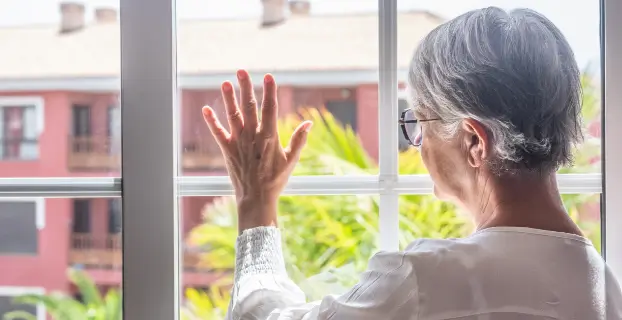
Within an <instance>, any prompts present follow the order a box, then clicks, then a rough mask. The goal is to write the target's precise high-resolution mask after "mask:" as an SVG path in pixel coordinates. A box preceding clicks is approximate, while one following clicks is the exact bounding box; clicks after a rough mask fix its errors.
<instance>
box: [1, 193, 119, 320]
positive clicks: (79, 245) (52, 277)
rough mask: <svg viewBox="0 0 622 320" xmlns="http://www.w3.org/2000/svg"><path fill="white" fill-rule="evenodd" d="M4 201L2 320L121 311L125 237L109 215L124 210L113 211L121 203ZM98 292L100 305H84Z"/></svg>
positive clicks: (99, 200) (96, 200)
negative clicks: (16, 313) (13, 314)
mask: <svg viewBox="0 0 622 320" xmlns="http://www.w3.org/2000/svg"><path fill="white" fill-rule="evenodd" d="M0 200H1V201H0V263H1V265H2V272H0V319H5V318H2V317H8V316H9V315H8V314H9V313H11V312H12V311H15V310H24V311H27V312H30V313H32V314H35V315H38V314H37V312H41V313H43V312H46V313H47V315H48V316H49V319H61V318H63V317H62V316H60V317H59V312H70V313H71V314H73V316H75V317H78V318H79V319H87V318H88V317H89V315H90V314H92V312H97V313H100V312H101V313H102V314H103V312H104V311H105V310H107V311H106V312H119V313H120V312H121V303H120V300H119V299H120V297H121V296H120V292H121V291H120V290H121V280H122V277H121V273H122V271H121V270H122V269H121V267H122V261H123V255H122V248H121V234H120V233H118V232H116V231H117V229H115V230H110V228H109V221H108V220H109V212H110V211H114V210H117V211H118V210H120V208H116V209H111V208H110V204H111V203H112V204H114V203H117V204H118V203H119V202H120V199H119V198H112V199H110V198H85V199H68V198H49V199H47V198H46V199H43V198H36V199H20V201H5V200H2V199H0ZM27 200H28V201H27ZM118 212H119V213H118V215H120V211H118ZM117 221H118V223H120V220H117ZM119 229H120V226H119ZM111 231H115V232H111ZM94 292H98V293H99V294H100V295H101V297H102V299H101V301H100V302H97V303H91V304H90V305H89V308H85V307H84V306H81V305H80V304H82V303H87V301H85V300H81V299H82V298H81V297H89V298H90V299H91V298H92V294H93V293H94ZM27 295H28V296H32V295H34V297H33V298H26V296H27ZM45 299H49V300H48V302H49V303H46V304H45V305H46V307H45V308H44V304H43V302H44V300H45ZM63 299H69V300H73V301H75V302H77V303H79V304H75V305H74V304H69V303H65V302H61V300H63ZM36 302H42V303H41V304H37V303H36ZM33 303H34V304H33ZM40 316H41V317H40V318H39V319H43V318H42V316H43V315H42V314H41V315H40ZM111 318H113V319H118V318H117V317H115V316H112V315H111ZM6 319H9V318H6ZM11 319H12V318H11ZM17 319H21V318H17Z"/></svg>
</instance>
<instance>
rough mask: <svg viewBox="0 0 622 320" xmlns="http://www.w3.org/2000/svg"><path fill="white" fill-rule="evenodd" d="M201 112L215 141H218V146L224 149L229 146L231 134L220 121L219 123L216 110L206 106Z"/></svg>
mask: <svg viewBox="0 0 622 320" xmlns="http://www.w3.org/2000/svg"><path fill="white" fill-rule="evenodd" d="M201 111H202V113H203V119H204V120H205V123H207V127H208V128H209V131H210V132H211V133H212V135H213V136H214V139H216V142H217V143H218V145H219V146H220V147H221V148H223V147H224V146H225V145H226V144H227V142H229V139H230V137H231V135H230V134H229V132H227V129H225V128H224V127H223V126H222V124H221V123H220V121H218V118H217V117H216V114H215V113H214V110H213V109H212V108H210V107H208V106H205V107H203V109H202V110H201Z"/></svg>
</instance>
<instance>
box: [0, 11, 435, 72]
mask: <svg viewBox="0 0 622 320" xmlns="http://www.w3.org/2000/svg"><path fill="white" fill-rule="evenodd" d="M398 17H399V19H398V57H399V59H398V66H399V67H400V68H405V67H407V66H408V63H409V60H410V57H411V55H412V52H413V50H414V48H415V46H416V45H417V43H418V42H419V40H421V39H422V38H423V36H425V34H427V33H428V32H429V31H430V30H432V29H433V28H434V27H436V26H437V25H438V24H440V23H442V19H441V18H439V17H438V16H435V15H433V14H430V13H428V12H423V11H415V12H402V13H399V15H398ZM177 30H178V39H177V40H178V68H179V70H180V73H181V74H186V75H204V74H212V73H223V72H231V71H232V70H235V69H237V68H247V69H249V70H251V71H259V72H275V71H303V70H304V71H319V70H327V71H328V70H331V71H335V70H337V71H338V70H342V71H345V70H370V69H371V70H373V69H376V68H377V67H378V18H377V16H376V15H373V14H360V15H348V16H343V15H340V16H330V15H328V16H306V17H304V16H299V17H294V18H292V19H290V20H288V21H287V22H286V23H284V24H283V25H280V26H277V27H273V28H268V29H261V28H259V21H258V20H196V21H180V22H179V24H178V27H177ZM0 43H1V44H2V50H0V79H11V78H13V79H15V78H22V79H33V78H34V79H37V78H63V77H72V78H73V77H101V76H117V75H118V74H119V70H120V40H119V26H118V24H114V23H113V24H92V25H87V26H86V27H85V28H83V29H82V30H80V31H77V32H74V33H70V34H59V32H58V26H28V27H11V28H0Z"/></svg>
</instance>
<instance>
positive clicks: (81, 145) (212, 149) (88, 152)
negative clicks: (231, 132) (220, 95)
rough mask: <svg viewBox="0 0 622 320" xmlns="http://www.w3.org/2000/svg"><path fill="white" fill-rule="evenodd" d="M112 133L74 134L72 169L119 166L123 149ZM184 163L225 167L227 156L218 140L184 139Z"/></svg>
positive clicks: (203, 167) (198, 167) (188, 167)
mask: <svg viewBox="0 0 622 320" xmlns="http://www.w3.org/2000/svg"><path fill="white" fill-rule="evenodd" d="M112 142H113V141H112V139H111V137H108V136H82V137H78V136H70V137H69V156H68V167H69V169H71V170H106V171H110V170H118V169H119V167H120V165H121V157H120V149H119V146H120V144H118V146H115V145H113V143H112ZM182 150H183V151H182V158H181V163H182V166H183V169H185V170H196V171H199V170H221V169H224V167H225V162H224V159H223V157H222V155H221V153H220V150H218V146H216V144H215V143H214V142H210V141H201V142H184V143H183V144H182Z"/></svg>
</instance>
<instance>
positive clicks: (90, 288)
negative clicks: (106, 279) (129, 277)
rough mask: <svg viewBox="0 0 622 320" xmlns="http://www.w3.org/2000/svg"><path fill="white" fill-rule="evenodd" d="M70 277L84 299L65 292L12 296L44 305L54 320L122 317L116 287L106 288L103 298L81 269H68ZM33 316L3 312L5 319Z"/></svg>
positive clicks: (25, 319)
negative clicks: (80, 300) (107, 289)
mask: <svg viewBox="0 0 622 320" xmlns="http://www.w3.org/2000/svg"><path fill="white" fill-rule="evenodd" d="M67 275H68V278H69V280H70V281H71V282H72V283H73V284H75V285H76V287H78V290H79V292H80V294H81V295H82V297H83V300H84V302H79V301H77V300H76V299H74V298H73V297H70V296H67V295H65V294H64V293H58V292H55V293H51V294H27V295H22V296H19V297H17V298H15V303H18V304H29V305H35V306H36V305H39V304H41V305H43V306H45V309H46V311H47V312H48V313H49V315H50V316H51V317H52V319H54V320H121V319H122V316H123V313H122V310H123V308H122V299H121V294H120V293H118V292H117V291H116V290H109V291H108V292H107V293H106V295H105V297H102V296H101V294H100V293H99V290H98V289H97V286H96V285H95V283H93V281H92V280H91V279H90V278H89V277H88V275H87V274H86V273H84V272H83V271H79V270H75V269H69V271H68V273H67ZM33 319H36V317H34V316H33V315H31V314H29V313H27V312H23V311H15V312H9V313H7V314H5V315H4V320H33Z"/></svg>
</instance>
